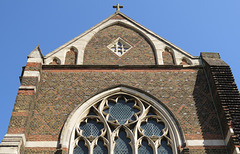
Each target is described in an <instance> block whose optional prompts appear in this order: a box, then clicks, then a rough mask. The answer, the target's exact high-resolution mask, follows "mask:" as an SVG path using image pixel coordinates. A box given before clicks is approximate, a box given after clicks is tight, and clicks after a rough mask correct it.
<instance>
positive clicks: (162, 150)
mask: <svg viewBox="0 0 240 154" xmlns="http://www.w3.org/2000/svg"><path fill="white" fill-rule="evenodd" d="M157 151H158V154H172V153H173V152H172V149H171V148H170V147H169V146H168V145H167V141H166V140H162V141H161V146H160V147H159V148H158V150H157Z"/></svg>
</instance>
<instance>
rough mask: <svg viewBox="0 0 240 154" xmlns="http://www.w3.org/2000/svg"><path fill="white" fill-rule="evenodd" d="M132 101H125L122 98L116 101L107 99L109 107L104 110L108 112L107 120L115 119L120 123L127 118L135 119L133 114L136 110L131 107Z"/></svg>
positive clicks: (124, 121) (123, 122)
mask: <svg viewBox="0 0 240 154" xmlns="http://www.w3.org/2000/svg"><path fill="white" fill-rule="evenodd" d="M133 105H134V102H125V100H124V99H123V98H120V99H118V102H117V103H114V102H111V101H109V109H107V110H105V111H104V112H106V113H109V119H108V120H109V121H113V120H117V121H118V122H119V123H120V124H121V125H123V124H125V123H126V121H127V120H136V118H135V117H134V116H133V115H134V113H137V112H138V110H137V109H134V108H133Z"/></svg>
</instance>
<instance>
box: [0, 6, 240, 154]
mask: <svg viewBox="0 0 240 154" xmlns="http://www.w3.org/2000/svg"><path fill="white" fill-rule="evenodd" d="M20 81H21V86H20V87H19V91H18V94H17V98H16V102H15V105H14V109H13V112H12V117H11V120H10V124H9V127H8V131H7V134H6V135H5V137H4V139H3V141H2V143H1V144H0V153H4V154H5V153H26V154H27V153H31V154H32V153H66V154H77V153H81V154H85V153H89V154H95V153H97V154H101V153H104V154H105V153H106V154H107V153H109V154H114V153H117V154H118V153H119V154H122V153H124V154H127V153H129V154H131V153H134V154H148V153H149V154H167V153H169V154H171V153H173V154H178V153H182V154H189V153H190V154H191V153H201V154H202V153H208V154H210V153H211V154H214V153H218V154H219V153H222V154H225V153H226V154H227V153H228V154H237V153H240V151H239V145H240V143H239V141H240V138H239V134H240V110H239V109H240V95H239V91H238V89H237V86H236V84H235V82H234V78H233V75H232V73H231V69H230V67H229V66H228V65H227V64H226V63H225V62H224V61H223V60H221V58H220V56H219V54H218V53H201V54H200V56H192V55H191V54H189V53H187V52H186V51H184V50H182V49H180V48H179V47H177V46H175V45H174V44H172V43H170V42H169V41H167V40H165V39H164V38H162V37H160V36H158V35H157V34H155V33H154V32H152V31H150V30H148V29H147V28H145V27H143V26H142V25H140V24H138V23H137V22H135V21H134V20H132V19H131V18H129V17H127V16H126V15H124V14H123V13H121V12H120V11H119V5H118V6H117V11H116V13H114V14H113V15H111V16H110V17H108V18H107V19H105V20H103V21H102V22H100V23H99V24H97V25H96V26H94V27H92V28H91V29H89V30H88V31H86V32H84V33H83V34H81V35H79V36H78V37H76V38H74V39H73V40H71V41H69V42H67V43H66V44H64V45H62V46H60V47H59V48H57V49H56V50H54V51H52V52H50V53H49V54H47V55H45V56H43V55H42V52H41V50H40V47H39V46H37V47H36V48H35V49H34V50H33V51H32V52H31V53H30V54H29V55H28V61H27V64H26V66H25V67H24V69H23V72H22V75H21V78H20Z"/></svg>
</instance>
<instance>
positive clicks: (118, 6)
mask: <svg viewBox="0 0 240 154" xmlns="http://www.w3.org/2000/svg"><path fill="white" fill-rule="evenodd" d="M113 8H117V11H116V12H120V8H123V6H122V5H119V4H117V5H114V6H113Z"/></svg>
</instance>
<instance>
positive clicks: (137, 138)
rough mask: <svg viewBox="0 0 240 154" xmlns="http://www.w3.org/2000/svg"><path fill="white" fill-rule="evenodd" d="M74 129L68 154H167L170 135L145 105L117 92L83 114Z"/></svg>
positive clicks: (171, 150) (170, 146) (153, 110)
mask: <svg viewBox="0 0 240 154" xmlns="http://www.w3.org/2000/svg"><path fill="white" fill-rule="evenodd" d="M84 115H85V116H84V117H81V118H79V123H78V124H77V125H76V127H75V134H74V136H73V137H74V139H73V142H72V144H71V148H70V153H73V154H78V153H94V154H95V153H97V154H105V153H106V154H107V153H109V154H110V153H111V154H113V153H114V154H132V153H134V154H143V153H144V154H153V153H156V154H163V153H164V154H171V153H176V150H175V151H174V140H173V139H172V138H173V134H172V133H171V131H169V130H170V129H169V126H168V124H167V122H166V121H165V120H164V118H163V117H162V115H161V113H160V112H159V111H158V110H157V109H156V108H154V107H153V106H152V105H150V104H149V103H148V102H146V101H144V100H142V99H140V98H138V97H135V96H133V95H130V94H127V93H124V92H119V93H116V94H113V95H110V96H107V97H105V98H103V99H101V100H99V101H98V102H96V103H95V104H94V105H92V106H91V107H90V108H89V109H88V110H86V111H85V113H84Z"/></svg>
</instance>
